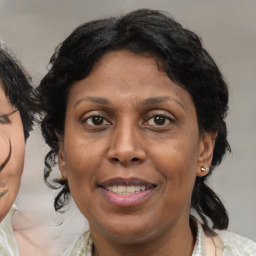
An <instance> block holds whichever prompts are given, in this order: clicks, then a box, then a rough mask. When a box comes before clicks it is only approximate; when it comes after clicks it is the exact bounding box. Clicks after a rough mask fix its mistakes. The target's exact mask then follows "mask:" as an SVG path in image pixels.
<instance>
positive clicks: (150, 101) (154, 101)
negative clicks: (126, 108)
mask: <svg viewBox="0 0 256 256" xmlns="http://www.w3.org/2000/svg"><path fill="white" fill-rule="evenodd" d="M169 100H171V101H174V102H176V103H177V104H178V105H179V106H181V107H182V108H183V109H185V108H184V105H183V104H182V103H181V102H180V101H179V100H177V99H176V98H173V97H169V96H162V97H151V98H148V99H146V100H144V101H143V102H142V105H143V106H150V105H154V104H159V103H163V102H166V101H169Z"/></svg>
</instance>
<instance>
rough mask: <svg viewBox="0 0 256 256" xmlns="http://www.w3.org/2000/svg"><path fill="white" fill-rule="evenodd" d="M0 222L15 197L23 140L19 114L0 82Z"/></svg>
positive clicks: (18, 180) (23, 147)
mask: <svg viewBox="0 0 256 256" xmlns="http://www.w3.org/2000/svg"><path fill="white" fill-rule="evenodd" d="M0 146H1V153H0V166H1V167H0V221H2V220H3V218H4V217H5V216H6V214H7V213H8V211H9V210H10V208H11V206H12V204H13V203H14V200H15V198H16V196H17V193H18V191H19V186H20V179H21V174H22V170H23V164H24V152H25V140H24V133H23V125H22V121H21V117H20V114H19V112H18V111H17V110H16V109H15V107H13V106H12V105H11V104H10V102H9V100H8V98H7V97H6V95H5V93H4V90H3V88H2V85H1V82H0Z"/></svg>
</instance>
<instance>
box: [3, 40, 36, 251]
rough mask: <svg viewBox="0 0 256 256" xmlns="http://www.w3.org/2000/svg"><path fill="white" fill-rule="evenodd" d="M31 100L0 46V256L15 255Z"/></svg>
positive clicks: (17, 67) (28, 88)
mask: <svg viewBox="0 0 256 256" xmlns="http://www.w3.org/2000/svg"><path fill="white" fill-rule="evenodd" d="M35 106H36V105H35V100H34V96H33V90H32V86H31V85H30V79H29V77H28V75H27V74H26V72H25V71H24V70H23V68H22V66H21V65H20V64H19V62H18V61H17V60H15V58H14V56H13V55H12V53H11V52H10V50H9V49H8V48H7V47H6V45H5V44H4V43H2V42H0V115H1V116H0V141H1V142H0V143H1V155H0V164H1V167H0V189H1V191H0V197H1V198H0V222H1V224H0V236H1V239H0V255H5V256H8V255H15V256H16V255H18V254H19V249H18V244H17V240H16V237H15V235H14V231H13V229H12V216H13V214H14V212H15V209H16V208H15V206H13V203H14V200H15V198H16V196H17V194H18V191H19V186H20V181H21V174H22V171H23V165H24V154H25V140H26V139H27V138H28V137H29V132H30V131H31V130H32V125H33V120H34V114H33V113H34V111H35V109H36V107H35Z"/></svg>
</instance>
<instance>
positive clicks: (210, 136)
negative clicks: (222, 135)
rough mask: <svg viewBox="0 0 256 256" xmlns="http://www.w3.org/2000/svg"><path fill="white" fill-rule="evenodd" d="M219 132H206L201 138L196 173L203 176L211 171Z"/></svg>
mask: <svg viewBox="0 0 256 256" xmlns="http://www.w3.org/2000/svg"><path fill="white" fill-rule="evenodd" d="M216 137H217V132H204V133H203V134H202V136H201V138H200V142H199V143H200V145H199V152H198V167H197V172H196V175H197V176H198V177H203V176H205V175H207V174H208V173H209V170H210V166H211V162H212V157H213V150H214V145H215V140H216Z"/></svg>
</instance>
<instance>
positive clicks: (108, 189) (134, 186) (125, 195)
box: [98, 178, 157, 207]
mask: <svg viewBox="0 0 256 256" xmlns="http://www.w3.org/2000/svg"><path fill="white" fill-rule="evenodd" d="M98 187H99V189H100V190H101V192H102V194H103V196H104V198H105V199H106V200H107V201H108V202H109V203H110V204H112V205H114V206H118V207H133V206H137V205H139V204H142V203H143V202H145V201H146V200H147V199H148V198H149V197H150V196H151V195H152V193H153V191H154V189H155V188H156V187H157V185H156V184H153V183H150V182H148V181H145V180H143V179H139V178H130V179H123V178H114V179H110V180H107V181H104V182H102V183H101V184H100V185H99V186H98Z"/></svg>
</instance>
